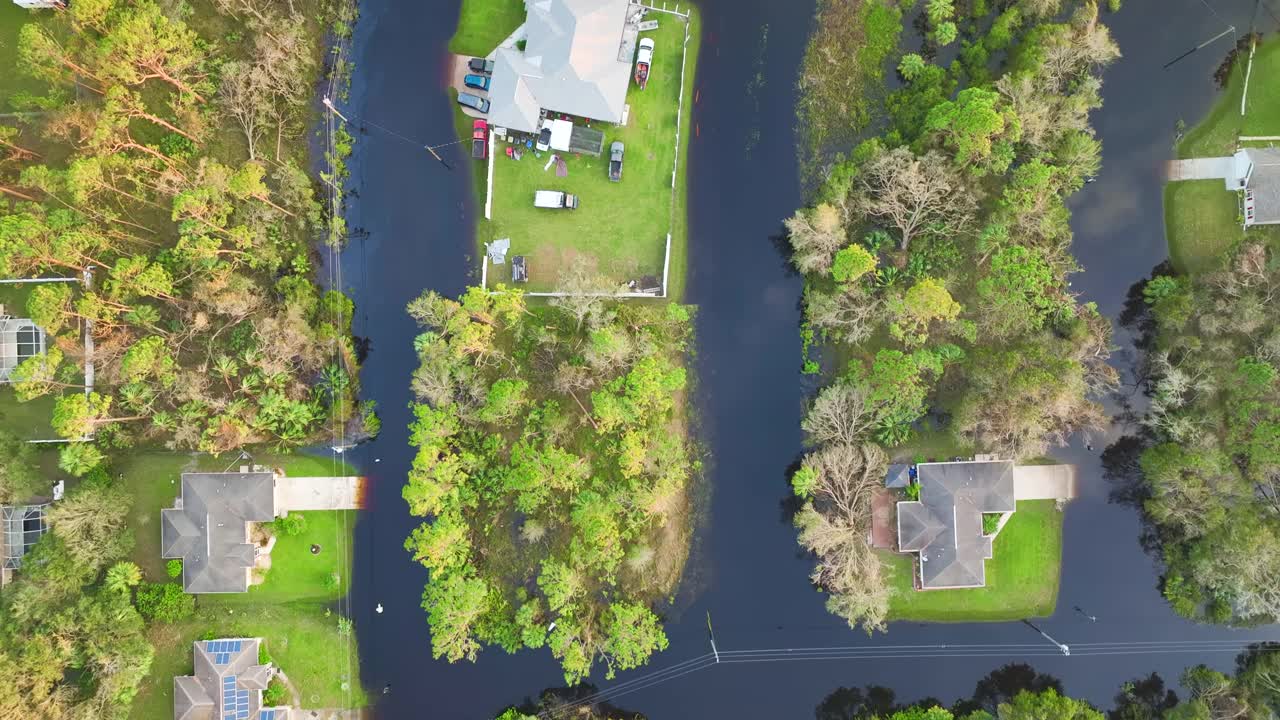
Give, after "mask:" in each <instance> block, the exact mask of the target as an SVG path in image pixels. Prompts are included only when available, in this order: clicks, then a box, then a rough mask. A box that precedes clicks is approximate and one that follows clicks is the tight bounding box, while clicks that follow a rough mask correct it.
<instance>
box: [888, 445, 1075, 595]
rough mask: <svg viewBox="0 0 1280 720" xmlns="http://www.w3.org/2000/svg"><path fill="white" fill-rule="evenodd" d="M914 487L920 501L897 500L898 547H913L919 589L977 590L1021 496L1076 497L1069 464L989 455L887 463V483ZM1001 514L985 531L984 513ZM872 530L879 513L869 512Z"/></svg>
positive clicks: (906, 549) (984, 581) (1063, 499)
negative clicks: (1026, 462)
mask: <svg viewBox="0 0 1280 720" xmlns="http://www.w3.org/2000/svg"><path fill="white" fill-rule="evenodd" d="M912 480H915V482H916V483H917V484H918V486H919V491H920V492H919V498H920V499H919V500H911V501H904V502H899V503H898V505H897V509H898V521H897V526H898V528H897V529H898V550H899V551H900V552H904V553H918V554H919V556H920V558H919V560H920V561H919V563H918V566H919V577H917V587H918V589H921V590H939V589H947V588H976V587H984V586H986V584H987V572H986V561H987V560H990V559H991V558H992V557H993V550H992V545H993V543H994V540H995V537H996V533H998V532H999V530H1000V528H1002V527H1004V523H1005V521H1007V520H1008V519H1009V517H1010V516H1011V515H1012V514H1013V513H1014V512H1015V511H1016V510H1017V504H1018V501H1020V500H1054V501H1056V502H1057V503H1058V504H1059V507H1061V505H1062V503H1065V502H1066V501H1068V500H1071V499H1072V498H1074V497H1075V496H1076V468H1075V466H1074V465H1014V463H1013V462H1012V461H1010V460H999V459H997V458H996V457H995V456H993V455H978V456H976V457H975V458H974V459H973V460H956V461H954V462H930V463H920V464H919V465H915V466H908V465H890V466H889V469H888V473H887V475H886V477H885V486H886V489H885V491H884V492H888V491H889V489H890V488H905V487H906V486H907V485H909V484H910V483H911V481H912ZM989 513H990V514H999V515H1001V516H1003V517H1001V518H1000V524H999V525H998V526H997V527H996V529H995V530H994V531H993V532H992V533H991V534H987V533H986V532H984V531H983V524H982V516H983V515H984V514H989ZM872 520H873V528H874V523H875V521H876V517H875V516H874V514H873V518H872Z"/></svg>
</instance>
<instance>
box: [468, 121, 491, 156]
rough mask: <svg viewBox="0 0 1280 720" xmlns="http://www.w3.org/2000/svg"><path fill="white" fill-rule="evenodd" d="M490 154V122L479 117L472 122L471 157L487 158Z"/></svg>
mask: <svg viewBox="0 0 1280 720" xmlns="http://www.w3.org/2000/svg"><path fill="white" fill-rule="evenodd" d="M488 154H489V123H487V122H485V121H484V120H479V119H477V120H476V121H475V122H473V123H471V157H473V158H475V159H477V160H483V159H485V156H486V155H488Z"/></svg>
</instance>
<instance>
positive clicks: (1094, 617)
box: [1075, 605, 1098, 622]
mask: <svg viewBox="0 0 1280 720" xmlns="http://www.w3.org/2000/svg"><path fill="white" fill-rule="evenodd" d="M1075 611H1076V612H1078V613H1080V614H1081V615H1083V616H1085V617H1087V618H1089V622H1098V617H1097V616H1096V615H1090V614H1089V613H1087V612H1085V611H1084V610H1083V609H1081V608H1080V606H1079V605H1076V606H1075Z"/></svg>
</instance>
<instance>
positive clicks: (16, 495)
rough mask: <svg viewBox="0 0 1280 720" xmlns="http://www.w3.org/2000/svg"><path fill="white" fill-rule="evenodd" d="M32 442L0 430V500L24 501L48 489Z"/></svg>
mask: <svg viewBox="0 0 1280 720" xmlns="http://www.w3.org/2000/svg"><path fill="white" fill-rule="evenodd" d="M51 485H52V483H49V482H47V481H45V480H44V478H43V476H42V475H41V473H40V468H39V464H38V459H37V457H36V451H35V448H34V446H33V445H31V444H30V443H28V442H26V441H24V440H22V439H21V438H19V437H18V436H16V435H14V434H13V433H11V432H8V431H6V430H0V503H13V502H25V501H27V500H30V499H31V498H33V497H35V496H36V495H39V494H42V493H45V492H48V490H49V487H50V486H51Z"/></svg>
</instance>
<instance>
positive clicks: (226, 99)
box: [218, 61, 267, 160]
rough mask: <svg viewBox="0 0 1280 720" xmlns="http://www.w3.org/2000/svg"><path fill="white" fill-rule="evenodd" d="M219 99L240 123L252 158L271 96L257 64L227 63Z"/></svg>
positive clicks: (227, 112) (254, 156)
mask: <svg viewBox="0 0 1280 720" xmlns="http://www.w3.org/2000/svg"><path fill="white" fill-rule="evenodd" d="M218 99H219V100H220V101H221V106H222V110H223V111H224V112H225V113H226V114H227V115H230V116H231V117H232V118H233V119H234V120H235V121H236V123H238V124H239V125H240V132H241V133H243V134H244V139H245V142H246V143H248V146H249V159H250V160H254V159H256V158H257V157H258V154H257V147H258V138H259V137H260V136H261V135H262V123H263V116H264V114H265V110H264V107H265V106H266V104H267V98H266V97H265V95H264V89H263V88H262V87H261V85H259V84H258V82H257V75H256V74H255V73H254V71H253V67H252V66H250V65H249V64H247V63H243V62H234V61H233V62H229V63H227V64H226V65H223V66H222V84H221V85H220V86H219V87H218Z"/></svg>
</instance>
